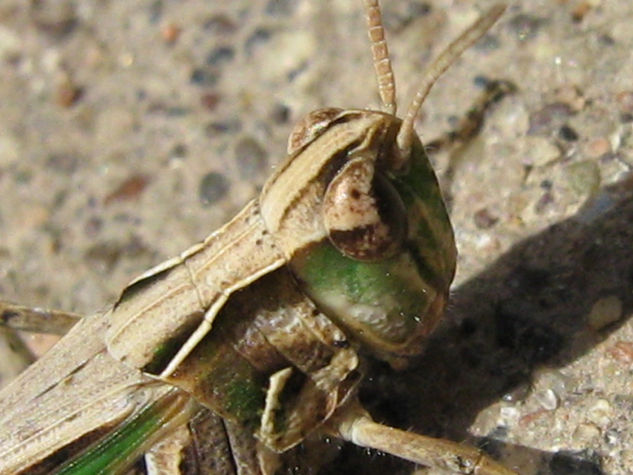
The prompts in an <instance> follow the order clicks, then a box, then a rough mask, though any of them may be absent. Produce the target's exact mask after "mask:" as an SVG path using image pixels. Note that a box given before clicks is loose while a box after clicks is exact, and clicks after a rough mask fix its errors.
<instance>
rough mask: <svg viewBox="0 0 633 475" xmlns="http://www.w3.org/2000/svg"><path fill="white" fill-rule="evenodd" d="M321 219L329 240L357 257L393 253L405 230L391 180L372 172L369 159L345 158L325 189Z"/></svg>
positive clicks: (403, 212) (381, 256)
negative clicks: (347, 159)
mask: <svg viewBox="0 0 633 475" xmlns="http://www.w3.org/2000/svg"><path fill="white" fill-rule="evenodd" d="M323 222H324V224H325V227H326V229H327V232H328V236H329V238H330V241H331V242H332V244H333V245H334V246H335V247H336V248H337V249H338V250H339V251H341V252H342V253H343V254H345V255H346V256H348V257H351V258H353V259H357V260H361V261H373V260H378V259H384V258H387V257H391V256H393V255H394V254H395V253H396V252H397V251H398V250H399V249H400V246H401V244H402V241H403V240H404V237H405V236H406V234H407V216H406V210H405V207H404V204H403V203H402V199H401V198H400V195H399V194H398V192H397V190H396V189H395V188H394V186H393V185H392V184H391V182H390V181H389V180H388V179H387V177H385V176H384V175H382V174H381V173H375V172H374V163H373V160H370V159H367V158H366V157H362V156H361V157H357V158H354V159H352V160H350V161H349V162H347V163H346V164H345V165H344V166H343V167H342V168H341V169H340V170H339V172H338V173H337V174H336V176H335V177H334V179H333V180H332V181H331V182H330V184H329V185H328V187H327V190H326V191H325V196H324V200H323Z"/></svg>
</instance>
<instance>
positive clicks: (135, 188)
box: [103, 174, 150, 205]
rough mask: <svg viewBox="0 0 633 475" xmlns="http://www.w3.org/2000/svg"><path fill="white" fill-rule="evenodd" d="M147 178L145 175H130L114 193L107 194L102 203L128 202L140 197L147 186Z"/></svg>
mask: <svg viewBox="0 0 633 475" xmlns="http://www.w3.org/2000/svg"><path fill="white" fill-rule="evenodd" d="M149 181H150V180H149V177H148V176H146V175H141V174H137V175H132V176H131V177H129V178H128V179H126V180H125V181H124V182H123V183H121V184H120V185H119V186H118V187H116V189H115V190H114V191H112V192H111V193H109V194H108V195H107V196H106V197H105V199H104V200H103V203H104V204H105V205H109V204H110V203H112V202H115V201H129V200H133V199H136V198H138V197H139V196H140V194H141V193H142V192H143V190H144V189H145V188H146V187H147V185H148V184H149Z"/></svg>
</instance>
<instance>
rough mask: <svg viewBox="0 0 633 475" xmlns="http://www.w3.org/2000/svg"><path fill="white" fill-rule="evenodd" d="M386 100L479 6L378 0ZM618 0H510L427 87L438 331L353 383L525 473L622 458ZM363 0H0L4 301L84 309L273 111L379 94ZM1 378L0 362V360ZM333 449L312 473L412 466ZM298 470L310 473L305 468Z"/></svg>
mask: <svg viewBox="0 0 633 475" xmlns="http://www.w3.org/2000/svg"><path fill="white" fill-rule="evenodd" d="M383 4H384V6H383V8H384V15H385V23H386V28H387V32H388V39H389V41H390V46H391V50H392V53H393V59H394V62H395V70H396V78H397V80H398V85H399V95H398V97H399V99H400V105H401V109H404V107H405V105H406V103H407V101H408V98H409V97H411V94H412V92H413V91H414V89H415V85H416V81H417V79H418V78H419V77H420V71H421V70H422V69H423V67H424V64H426V63H427V62H428V61H429V60H430V58H431V57H432V56H433V55H435V54H437V52H438V51H439V50H440V49H441V47H442V46H443V45H445V44H446V43H447V42H448V41H449V40H450V39H451V38H454V37H455V36H456V35H457V34H458V33H459V32H460V31H461V30H462V29H463V28H465V26H466V25H468V24H469V23H470V22H471V21H473V20H474V19H475V18H476V17H477V15H478V14H479V13H480V12H481V11H482V9H483V8H485V7H486V6H487V5H490V4H491V2H487V1H485V0H481V1H477V2H471V1H463V0H433V1H429V2H421V1H414V0H391V1H387V0H385V1H383ZM632 21H633V3H631V2H630V1H629V0H586V1H582V0H558V1H552V0H517V1H512V2H510V7H509V9H508V11H507V12H506V14H505V15H504V17H503V18H502V19H501V21H500V22H499V24H498V25H497V26H496V27H495V28H494V29H493V30H492V31H491V33H490V34H489V35H487V36H486V37H485V38H484V39H483V40H482V41H481V42H480V43H479V44H478V45H477V46H476V47H474V48H473V49H472V50H470V51H469V52H467V53H466V54H465V55H464V57H463V59H462V60H460V61H459V62H458V63H457V64H456V65H455V66H454V67H453V68H452V69H451V70H450V71H449V72H448V73H447V74H446V75H445V76H444V77H443V78H442V80H441V81H440V82H439V84H437V87H436V88H435V89H434V91H433V93H432V95H431V96H430V97H429V100H428V102H427V104H426V106H425V107H424V112H423V114H422V117H421V119H420V120H419V123H418V126H417V129H418V131H419V132H420V134H421V136H422V138H423V140H428V139H432V138H435V137H437V136H439V135H440V134H441V133H443V132H446V131H448V130H450V129H451V128H452V127H453V126H454V125H455V124H456V122H457V121H458V120H459V118H460V117H463V116H464V115H465V113H466V111H467V110H468V109H469V107H470V106H471V105H472V104H473V103H474V102H475V100H476V97H477V96H478V95H479V94H480V93H481V89H482V84H483V83H485V81H486V80H487V79H488V80H489V79H504V80H509V81H511V82H512V83H513V84H514V85H515V86H516V89H517V90H516V92H515V93H514V94H512V95H510V96H508V97H505V98H504V99H503V100H502V101H500V102H499V103H497V104H496V105H494V106H493V107H491V108H490V109H489V110H488V113H487V115H486V120H485V123H484V126H483V128H482V130H481V131H480V132H479V134H478V135H477V136H476V137H475V138H474V139H472V140H470V141H469V142H468V143H465V144H462V145H459V146H456V147H453V148H452V149H451V150H450V151H441V152H439V153H436V154H435V155H434V156H433V160H434V163H435V165H436V168H437V170H438V173H439V175H440V176H441V177H443V183H444V184H445V191H446V193H447V196H448V197H449V202H450V207H451V213H452V217H453V222H454V226H455V230H456V236H457V240H458V246H459V251H460V258H459V263H458V276H457V279H456V283H455V287H454V292H453V300H452V304H451V307H450V309H449V312H448V314H447V317H446V320H445V324H444V326H443V327H442V328H441V329H440V331H438V333H437V335H435V336H434V338H433V339H432V340H431V342H430V343H429V348H428V349H427V352H426V354H425V355H424V356H423V357H421V358H419V359H418V360H416V361H415V362H414V363H413V364H412V367H411V368H410V369H409V370H407V371H406V372H404V373H401V374H398V375H393V374H392V373H391V372H389V371H387V370H386V369H385V368H383V367H382V366H381V365H380V364H376V365H375V368H374V369H375V373H374V376H372V377H371V378H369V379H368V380H367V384H366V387H365V388H364V389H363V393H362V396H363V400H364V401H365V403H366V404H367V405H368V406H369V407H370V408H371V409H372V411H373V412H374V414H375V415H376V416H377V417H378V418H380V419H382V420H384V421H387V422H389V423H391V424H395V425H398V426H400V427H404V428H413V429H415V430H418V431H420V432H424V433H427V434H431V435H438V436H446V437H450V438H453V439H456V440H467V441H468V442H469V443H472V444H479V445H482V446H484V447H485V448H486V449H487V450H489V451H490V452H491V453H492V454H493V455H494V456H495V457H498V458H499V459H500V460H502V461H504V462H505V463H506V464H507V465H508V466H514V467H517V468H518V470H519V471H520V473H522V474H528V475H529V474H536V473H539V474H550V473H551V474H599V473H606V474H626V473H633V449H632V448H631V447H633V425H632V424H631V414H632V412H633V378H632V376H631V374H632V369H631V368H632V364H633V325H632V322H631V321H630V318H629V317H630V315H631V312H632V305H633V259H632V258H633V247H632V246H631V242H632V241H633V239H632V238H633V225H631V222H632V219H633V200H632V199H631V197H632V192H633V182H632V181H631V179H629V178H627V176H628V173H629V172H630V168H631V166H632V165H633V143H632V141H631V133H632V124H633V79H632V78H633V59H632V55H631V51H633V28H631V23H632ZM363 22H364V18H363V13H362V10H361V2H359V1H356V0H335V1H334V0H332V1H323V2H322V1H309V0H295V1H292V0H268V1H264V0H250V1H246V0H236V1H233V2H226V6H225V5H224V2H223V3H222V4H221V3H220V2H214V1H211V2H209V1H201V0H200V1H196V0H186V1H181V2H168V1H160V0H156V1H152V2H130V1H126V0H109V1H103V2H72V1H49V0H40V1H34V2H28V3H27V2H23V1H20V0H3V1H2V3H0V71H2V73H1V75H0V78H1V80H0V195H1V200H0V294H1V295H3V296H4V297H5V298H8V299H11V300H14V301H19V302H22V303H29V304H32V305H38V306H42V307H52V308H63V309H66V310H72V311H75V312H79V313H82V314H88V313H92V312H95V311H98V310H101V309H103V308H106V307H107V305H108V304H111V303H112V302H113V300H114V299H115V298H116V296H117V293H118V291H120V289H121V288H122V287H123V286H124V285H125V284H126V283H127V282H128V281H129V280H130V279H131V278H132V277H134V276H135V275H137V274H138V273H140V272H141V271H143V270H145V269H146V268H148V267H150V266H151V265H153V264H156V263H158V262H160V261H161V260H163V259H164V258H167V257H169V256H171V255H174V254H176V253H178V252H180V251H182V250H184V249H185V248H187V247H188V246H189V245H190V244H192V243H194V242H196V241H198V240H200V239H202V238H203V237H204V236H205V235H207V234H208V233H209V232H211V231H212V230H213V229H215V228H216V227H218V226H219V225H221V224H222V223H223V222H225V221H226V220H227V219H229V218H230V217H231V216H232V215H233V214H234V213H236V212H237V211H238V210H239V209H240V208H241V207H242V206H243V205H244V204H245V202H246V201H247V200H249V199H250V198H252V197H254V196H256V194H257V192H258V190H259V189H260V188H261V186H262V184H263V183H264V181H265V179H266V176H267V175H268V174H269V173H270V171H271V169H272V167H274V166H275V164H276V163H277V162H278V161H279V160H281V158H282V157H283V155H284V151H285V142H286V140H287V137H288V135H289V133H290V130H291V128H292V124H293V123H294V122H296V121H297V120H299V119H300V118H301V117H302V115H303V114H305V113H307V112H309V111H310V110H313V109H315V108H317V107H322V106H339V107H376V105H377V96H376V87H375V84H374V81H375V80H374V77H373V73H372V69H371V64H370V59H369V53H368V48H367V40H366V33H365V30H364V23H363ZM5 377H8V376H5ZM337 450H340V454H339V456H338V458H336V460H335V461H334V462H332V463H331V464H330V465H328V466H327V467H326V468H325V469H324V472H325V473H359V471H360V470H363V471H365V470H367V471H368V472H367V473H384V470H385V469H386V468H385V467H389V470H391V471H392V472H393V473H396V472H398V471H399V472H402V473H410V472H411V470H412V468H411V467H410V466H402V465H398V464H396V463H395V462H393V461H392V460H389V458H388V457H383V456H380V455H379V454H375V453H369V454H368V453H365V452H364V451H355V450H352V449H351V448H349V447H345V448H342V449H337ZM303 470H304V471H307V470H308V469H307V468H303Z"/></svg>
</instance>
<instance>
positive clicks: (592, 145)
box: [586, 137, 611, 158]
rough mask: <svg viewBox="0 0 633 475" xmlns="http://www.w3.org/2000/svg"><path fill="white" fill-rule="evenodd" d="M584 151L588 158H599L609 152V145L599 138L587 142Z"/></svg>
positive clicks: (605, 140)
mask: <svg viewBox="0 0 633 475" xmlns="http://www.w3.org/2000/svg"><path fill="white" fill-rule="evenodd" d="M586 150H587V156H588V157H589V158H600V157H602V156H603V155H606V154H607V153H609V152H611V143H610V142H609V140H607V139H606V138H604V137H599V138H597V139H593V140H592V141H591V142H589V143H588V144H587V148H586Z"/></svg>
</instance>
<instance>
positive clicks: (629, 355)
mask: <svg viewBox="0 0 633 475" xmlns="http://www.w3.org/2000/svg"><path fill="white" fill-rule="evenodd" d="M607 354H608V355H609V356H610V357H611V358H613V359H614V360H616V361H619V362H620V363H624V364H627V365H630V364H631V363H633V342H630V341H624V340H619V341H617V342H616V343H615V345H613V346H612V347H610V348H608V349H607Z"/></svg>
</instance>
